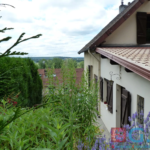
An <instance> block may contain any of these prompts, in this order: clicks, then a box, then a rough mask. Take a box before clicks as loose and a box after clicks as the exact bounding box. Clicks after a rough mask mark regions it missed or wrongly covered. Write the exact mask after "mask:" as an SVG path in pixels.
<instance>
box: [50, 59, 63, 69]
mask: <svg viewBox="0 0 150 150" xmlns="http://www.w3.org/2000/svg"><path fill="white" fill-rule="evenodd" d="M62 63H63V60H62V59H61V58H53V59H52V64H54V68H61V66H62Z"/></svg>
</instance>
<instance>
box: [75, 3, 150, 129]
mask: <svg viewBox="0 0 150 150" xmlns="http://www.w3.org/2000/svg"><path fill="white" fill-rule="evenodd" d="M119 9H120V12H119V14H118V15H117V16H116V17H115V18H114V19H113V20H112V21H111V22H110V23H109V24H108V25H106V26H105V27H104V28H103V29H102V30H101V31H100V32H99V33H98V34H97V35H96V36H95V37H94V38H93V39H92V40H91V41H90V42H89V43H87V44H86V45H85V46H84V47H83V48H82V49H81V50H80V51H79V52H78V53H79V54H80V53H84V69H88V71H89V81H90V80H91V79H95V81H97V79H99V81H100V83H99V85H100V91H99V103H98V110H99V112H100V115H101V119H102V120H103V122H104V124H105V125H106V127H107V129H108V130H109V131H110V129H111V127H123V125H125V124H129V123H130V122H129V121H128V117H129V116H130V115H131V114H133V113H135V112H138V113H140V111H141V110H143V112H144V117H146V115H147V114H148V112H149V111H150V1H149V0H134V1H133V2H132V3H129V4H128V5H123V3H122V4H121V6H120V8H119ZM110 15H111V14H110ZM89 86H90V85H89ZM138 122H139V123H140V124H143V118H140V117H138Z"/></svg>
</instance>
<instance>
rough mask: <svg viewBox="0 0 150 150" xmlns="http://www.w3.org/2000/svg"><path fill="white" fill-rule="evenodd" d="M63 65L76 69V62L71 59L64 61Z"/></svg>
mask: <svg viewBox="0 0 150 150" xmlns="http://www.w3.org/2000/svg"><path fill="white" fill-rule="evenodd" d="M65 64H66V65H67V66H68V67H74V68H77V61H75V60H73V59H72V58H71V59H66V60H65Z"/></svg>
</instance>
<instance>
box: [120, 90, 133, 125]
mask: <svg viewBox="0 0 150 150" xmlns="http://www.w3.org/2000/svg"><path fill="white" fill-rule="evenodd" d="M121 108H122V109H121V110H122V112H121V127H123V125H125V124H130V122H129V120H128V117H129V116H130V115H131V94H130V93H129V92H128V91H127V90H126V89H122V94H121Z"/></svg>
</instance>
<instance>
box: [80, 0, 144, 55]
mask: <svg viewBox="0 0 150 150" xmlns="http://www.w3.org/2000/svg"><path fill="white" fill-rule="evenodd" d="M145 1H146V0H135V1H133V3H132V4H130V5H129V6H128V7H127V8H126V9H125V10H124V11H123V12H122V13H120V14H118V15H117V16H116V17H115V18H114V19H113V20H112V21H111V22H110V23H109V24H108V25H107V26H105V27H104V28H103V29H102V30H101V32H99V33H98V34H97V35H96V36H95V37H94V38H93V39H92V40H91V41H90V42H89V43H87V44H86V45H85V46H84V47H83V48H82V49H81V50H80V51H79V52H78V54H81V53H82V52H85V51H87V50H88V49H91V48H92V47H93V46H98V45H100V44H101V43H102V42H104V40H105V39H106V38H107V37H108V36H109V35H110V34H112V33H113V32H114V31H115V30H116V29H117V28H118V27H119V26H120V25H121V24H122V23H123V22H124V21H126V20H127V19H128V18H129V17H130V16H131V15H132V14H133V13H134V12H135V11H136V10H137V9H138V8H139V7H140V6H141V5H142V4H143V3H144V2H145Z"/></svg>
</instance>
